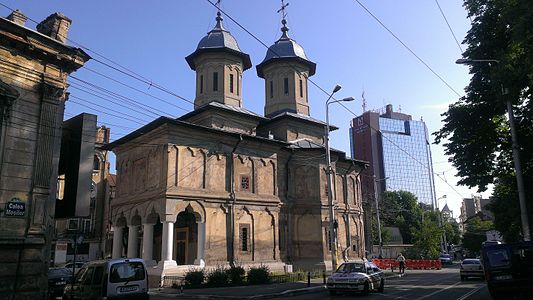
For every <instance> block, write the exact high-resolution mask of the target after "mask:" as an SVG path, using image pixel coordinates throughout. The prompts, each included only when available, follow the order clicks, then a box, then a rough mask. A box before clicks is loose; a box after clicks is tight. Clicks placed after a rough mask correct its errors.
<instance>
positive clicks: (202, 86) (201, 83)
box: [200, 75, 204, 94]
mask: <svg viewBox="0 0 533 300" xmlns="http://www.w3.org/2000/svg"><path fill="white" fill-rule="evenodd" d="M203 92H204V75H200V94H202V93H203Z"/></svg>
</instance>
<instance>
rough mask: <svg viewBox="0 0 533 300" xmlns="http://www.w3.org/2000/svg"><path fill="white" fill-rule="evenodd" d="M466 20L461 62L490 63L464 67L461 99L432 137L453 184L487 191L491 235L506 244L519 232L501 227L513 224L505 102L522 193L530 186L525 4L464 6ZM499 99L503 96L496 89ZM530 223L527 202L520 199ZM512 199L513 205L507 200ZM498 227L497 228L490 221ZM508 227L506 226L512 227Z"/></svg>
mask: <svg viewBox="0 0 533 300" xmlns="http://www.w3.org/2000/svg"><path fill="white" fill-rule="evenodd" d="M464 7H465V8H466V10H467V12H468V16H469V17H470V18H471V19H472V20H473V21H472V28H471V29H470V30H469V31H468V34H467V36H466V38H465V41H464V43H465V44H467V45H468V48H467V49H466V51H465V52H464V53H463V57H464V58H467V59H474V60H475V59H477V60H479V59H495V60H498V61H499V63H493V64H488V63H479V64H474V65H472V66H471V67H470V73H471V74H472V78H471V80H470V83H469V85H468V86H467V87H466V89H465V91H466V96H464V97H462V98H461V99H459V101H457V102H455V103H453V104H452V105H450V106H449V108H448V110H447V111H446V112H445V113H444V114H443V115H442V116H443V117H444V120H443V122H444V126H443V127H442V128H441V129H440V130H439V131H438V132H436V133H434V134H435V142H436V143H437V144H438V143H443V145H444V147H445V153H446V154H447V155H449V156H450V161H451V162H452V164H453V165H454V166H455V167H456V168H457V170H458V173H457V175H458V176H459V177H460V180H459V183H460V184H462V185H466V186H469V187H477V188H478V190H479V191H484V190H486V189H487V186H488V185H489V184H495V191H498V192H495V195H496V196H498V197H497V198H496V201H495V202H496V203H495V204H494V205H493V209H497V210H492V211H493V212H494V217H495V225H496V229H497V230H499V231H500V232H502V234H503V235H504V238H505V239H506V240H507V239H508V240H514V239H516V237H517V236H519V232H520V228H519V226H510V227H508V226H507V225H506V224H508V223H506V222H505V221H504V220H510V219H512V218H517V216H518V215H519V214H517V213H516V209H515V207H516V206H515V205H514V203H513V204H512V203H511V202H514V200H515V199H516V189H517V188H516V181H513V180H512V179H513V178H514V167H513V160H512V147H511V146H512V143H511V138H510V135H509V126H508V123H507V119H506V116H505V114H506V110H507V107H506V102H507V101H508V100H510V101H512V104H513V111H514V114H515V125H516V131H517V137H518V141H519V144H520V149H517V150H519V153H520V158H521V160H522V171H523V175H524V185H525V186H526V187H527V186H531V185H533V151H532V150H533V101H532V100H533V99H532V98H533V1H531V0H465V1H464ZM503 88H505V90H506V91H507V92H505V93H503V91H504V89H503ZM526 195H527V197H528V198H527V202H528V205H529V210H528V211H529V212H530V213H529V215H530V219H531V218H532V216H533V212H532V210H533V194H532V193H531V192H529V193H527V194H526ZM511 197H513V198H511ZM498 219H500V220H498ZM513 224H514V223H513Z"/></svg>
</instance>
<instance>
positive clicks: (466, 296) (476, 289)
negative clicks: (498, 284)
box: [457, 284, 485, 300]
mask: <svg viewBox="0 0 533 300" xmlns="http://www.w3.org/2000/svg"><path fill="white" fill-rule="evenodd" d="M484 287H485V285H484V284H482V285H480V286H479V287H477V288H475V289H473V290H471V291H470V292H468V293H466V294H464V295H463V297H461V298H457V300H465V299H466V298H468V297H470V296H472V295H473V294H475V293H477V292H478V291H479V290H481V289H482V288H484Z"/></svg>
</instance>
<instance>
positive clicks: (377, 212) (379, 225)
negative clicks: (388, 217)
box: [374, 175, 389, 258]
mask: <svg viewBox="0 0 533 300" xmlns="http://www.w3.org/2000/svg"><path fill="white" fill-rule="evenodd" d="M387 179H389V177H385V178H381V179H376V175H374V200H375V202H376V217H377V219H378V239H379V257H380V258H382V257H383V240H382V238H381V222H380V220H379V205H378V188H377V183H378V182H381V181H385V180H387Z"/></svg>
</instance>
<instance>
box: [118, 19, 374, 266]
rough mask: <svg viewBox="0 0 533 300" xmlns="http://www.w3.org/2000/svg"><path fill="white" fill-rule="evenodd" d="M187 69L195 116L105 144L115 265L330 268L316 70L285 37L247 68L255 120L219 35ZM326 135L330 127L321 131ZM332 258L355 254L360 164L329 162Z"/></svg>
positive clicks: (224, 36) (241, 58)
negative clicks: (259, 100) (258, 103)
mask: <svg viewBox="0 0 533 300" xmlns="http://www.w3.org/2000/svg"><path fill="white" fill-rule="evenodd" d="M216 20H217V23H216V25H215V27H214V28H213V30H211V31H210V32H209V33H208V34H207V36H205V37H204V38H203V39H202V40H201V41H200V42H199V44H198V47H197V49H196V50H195V51H194V52H193V53H192V54H191V55H189V56H187V57H186V60H187V62H188V64H189V66H190V67H191V69H192V70H194V71H195V72H196V98H195V102H194V104H195V105H194V110H193V111H192V112H189V113H187V114H185V115H183V116H181V117H179V118H176V119H172V118H167V117H160V118H158V119H156V120H154V121H153V122H151V123H149V124H147V125H145V126H144V127H142V128H139V129H138V130H136V131H134V132H132V133H130V134H128V135H126V136H124V137H123V138H121V139H119V140H116V141H114V142H113V143H111V144H110V145H109V147H108V148H109V149H112V151H113V152H114V153H115V154H116V158H117V163H116V164H117V186H116V198H115V199H114V201H113V204H112V207H111V220H112V230H113V250H112V251H113V257H120V256H127V257H142V258H144V259H145V260H146V261H147V262H148V263H149V264H151V265H153V266H154V268H150V270H151V272H157V273H158V274H163V275H165V274H176V273H180V272H185V271H187V270H189V269H190V268H191V266H196V267H207V268H209V267H214V266H217V265H228V264H229V265H233V264H235V265H243V266H251V265H259V264H263V265H268V266H269V267H270V268H271V270H282V269H283V268H284V266H286V265H293V268H295V269H309V270H314V269H324V268H331V247H334V246H335V245H334V244H333V243H334V242H333V241H332V238H331V237H330V236H329V232H328V228H329V226H328V225H329V218H328V216H329V214H328V189H327V172H326V166H327V163H326V159H325V146H324V143H325V140H324V133H325V130H326V124H325V123H324V122H322V121H320V120H316V119H314V118H312V117H310V116H309V102H308V94H307V80H308V77H309V76H312V75H313V74H314V73H315V69H316V65H315V63H313V62H312V61H310V60H309V59H308V58H307V56H306V55H305V52H304V49H303V48H302V47H301V46H300V45H299V44H297V43H296V42H295V41H294V40H292V39H291V38H290V37H289V35H288V28H287V26H286V22H285V20H283V22H282V23H283V26H282V36H281V37H280V39H279V40H278V41H276V42H275V43H274V45H272V46H271V47H270V48H269V50H268V52H267V54H266V57H265V59H264V60H263V62H262V63H261V64H259V65H257V66H256V70H257V74H258V76H259V77H261V78H263V79H265V108H264V115H259V114H256V113H254V112H251V111H249V110H247V109H245V108H243V99H242V86H243V83H242V73H243V72H244V71H245V70H247V69H249V68H251V61H250V57H249V56H248V54H246V53H244V52H242V51H241V50H240V48H239V46H238V44H237V41H236V40H235V38H234V37H233V36H232V35H231V34H230V32H228V31H227V30H226V29H225V28H224V27H223V22H222V18H221V16H220V13H219V14H218V16H217V19H216ZM330 128H331V129H332V130H335V129H336V128H335V127H333V126H330ZM331 157H332V165H333V174H332V175H331V176H332V179H333V180H332V182H333V188H332V190H333V199H334V200H333V201H334V207H335V220H336V222H335V224H336V226H335V227H336V232H337V237H338V239H337V246H338V249H339V251H338V252H339V259H340V260H342V258H345V259H350V258H352V259H354V258H358V257H362V256H363V255H364V250H365V249H364V224H363V208H362V199H361V183H360V177H359V174H360V172H361V171H362V170H363V169H364V168H365V167H366V166H367V164H366V162H363V161H357V160H353V159H350V158H348V157H346V155H345V153H344V152H341V151H338V150H332V151H331Z"/></svg>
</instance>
